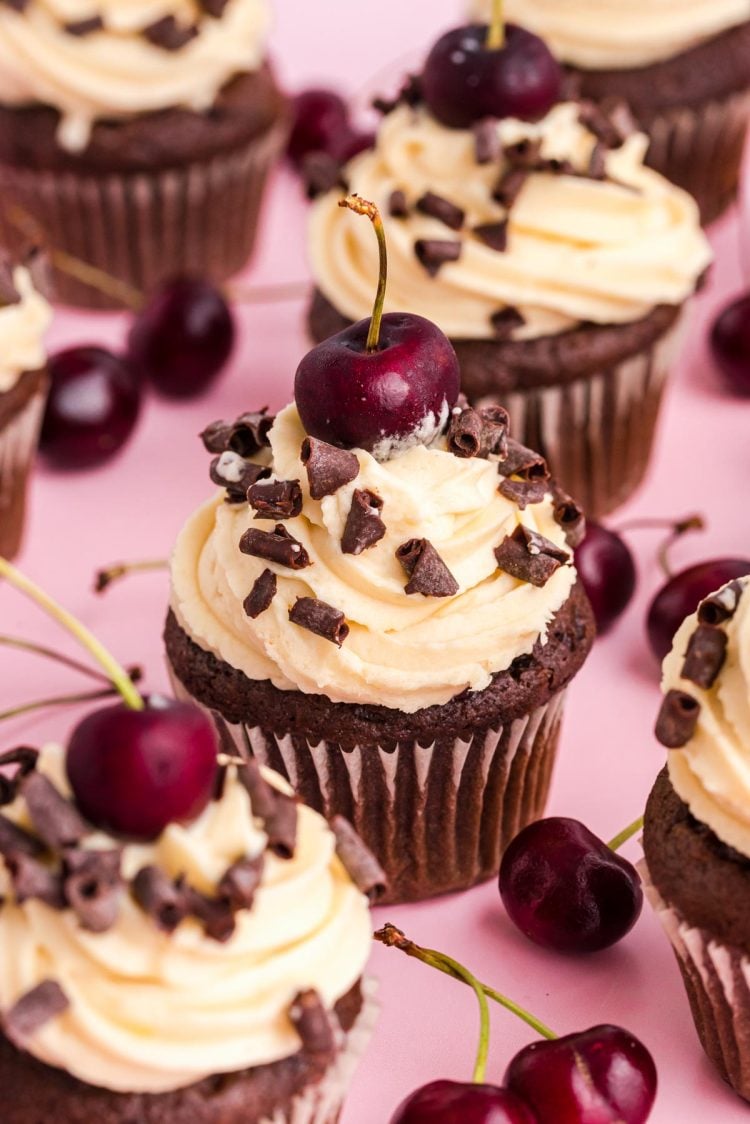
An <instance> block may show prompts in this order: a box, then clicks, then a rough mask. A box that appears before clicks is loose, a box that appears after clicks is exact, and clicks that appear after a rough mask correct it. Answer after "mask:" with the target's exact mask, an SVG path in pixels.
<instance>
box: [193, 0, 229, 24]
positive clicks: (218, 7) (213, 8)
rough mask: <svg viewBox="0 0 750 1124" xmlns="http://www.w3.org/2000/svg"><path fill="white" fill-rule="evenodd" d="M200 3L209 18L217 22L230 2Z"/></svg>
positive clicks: (205, 0) (221, 0)
mask: <svg viewBox="0 0 750 1124" xmlns="http://www.w3.org/2000/svg"><path fill="white" fill-rule="evenodd" d="M199 3H200V6H201V8H202V9H203V11H204V12H205V13H206V15H207V16H211V17H212V18H213V19H215V20H217V19H219V18H220V17H221V16H222V14H223V12H224V9H225V8H226V6H227V4H228V3H229V0H199Z"/></svg>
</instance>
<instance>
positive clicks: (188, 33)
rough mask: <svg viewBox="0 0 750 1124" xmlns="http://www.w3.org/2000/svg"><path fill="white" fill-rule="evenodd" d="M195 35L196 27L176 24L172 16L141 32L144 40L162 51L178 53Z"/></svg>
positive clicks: (165, 17) (150, 25)
mask: <svg viewBox="0 0 750 1124" xmlns="http://www.w3.org/2000/svg"><path fill="white" fill-rule="evenodd" d="M197 34H198V28H197V27H194V26H188V25H186V24H181V23H178V22H177V20H176V19H175V17H174V16H164V17H163V18H162V19H160V20H157V21H156V22H155V23H152V24H149V26H148V27H146V28H144V30H143V36H144V38H145V39H148V41H149V43H152V44H153V45H154V47H161V49H162V50H163V51H180V50H182V48H183V47H185V46H187V44H188V43H189V42H190V41H191V39H195V37H196V35H197Z"/></svg>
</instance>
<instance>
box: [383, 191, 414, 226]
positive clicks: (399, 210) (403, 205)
mask: <svg viewBox="0 0 750 1124" xmlns="http://www.w3.org/2000/svg"><path fill="white" fill-rule="evenodd" d="M388 214H389V215H390V216H391V218H394V219H405V218H407V216H408V214H409V204H408V203H407V202H406V194H405V192H403V191H398V190H396V191H392V192H391V194H390V198H389V200H388Z"/></svg>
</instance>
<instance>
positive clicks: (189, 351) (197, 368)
mask: <svg viewBox="0 0 750 1124" xmlns="http://www.w3.org/2000/svg"><path fill="white" fill-rule="evenodd" d="M233 346H234V319H233V317H232V313H231V310H230V308H229V305H228V304H227V302H226V300H225V299H224V297H223V296H222V294H221V293H220V292H219V290H218V289H217V288H216V286H215V285H212V284H211V282H210V281H206V280H203V279H202V278H199V277H179V278H175V279H174V280H172V281H167V282H165V283H164V284H163V285H161V286H160V287H159V288H158V289H156V290H155V292H154V293H153V294H152V295H151V296H150V297H149V299H148V301H147V302H146V304H145V306H144V307H143V308H142V309H141V311H140V312H139V313H137V315H136V316H135V318H134V320H133V325H132V327H131V329H130V334H129V336H128V356H129V358H130V361H131V363H132V364H133V367H134V368H135V369H136V370H137V371H139V372H140V373H141V375H142V377H143V378H145V379H148V381H149V382H150V383H151V384H152V385H153V386H154V387H156V389H157V390H158V391H159V392H160V393H161V394H163V395H165V396H166V397H167V398H192V397H193V395H196V394H202V393H203V391H204V390H206V388H207V387H208V386H210V385H211V383H212V382H213V381H214V379H215V378H216V377H217V375H218V374H219V373H220V372H221V370H222V369H223V367H224V365H225V363H226V362H227V360H228V359H229V356H230V355H231V353H232V347H233Z"/></svg>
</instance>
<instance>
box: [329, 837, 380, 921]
mask: <svg viewBox="0 0 750 1124" xmlns="http://www.w3.org/2000/svg"><path fill="white" fill-rule="evenodd" d="M331 830H332V831H333V834H334V835H335V837H336V854H337V855H338V857H339V858H340V859H341V862H342V863H343V864H344V867H345V868H346V870H347V872H348V874H349V877H350V878H351V880H352V882H353V883H354V885H355V886H356V887H357V889H358V890H361V891H362V893H363V894H366V895H367V897H368V898H369V899H370V901H372V902H376V901H377V900H378V898H382V896H383V894H384V893H385V892H386V890H387V889H388V880H387V877H386V873H385V871H384V870H383V868H382V866H381V865H380V863H379V862H378V860H377V859H376V858H375V856H374V855H373V853H372V851H371V850H370V848H369V847H367V846H366V845H365V844H364V843H363V842H362V840H361V839H360V837H359V835H358V834H357V832H356V831H355V830H354V828H353V827H352V825H351V824H350V822H349V820H347V819H345V818H344V817H343V816H334V817H333V819H332V820H331Z"/></svg>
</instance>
